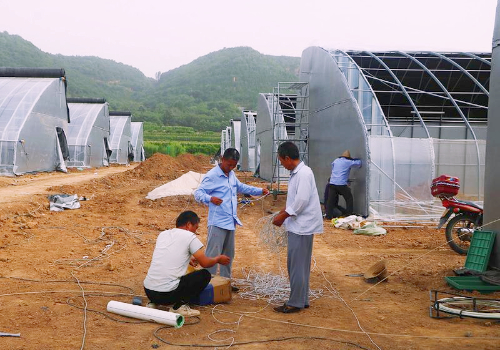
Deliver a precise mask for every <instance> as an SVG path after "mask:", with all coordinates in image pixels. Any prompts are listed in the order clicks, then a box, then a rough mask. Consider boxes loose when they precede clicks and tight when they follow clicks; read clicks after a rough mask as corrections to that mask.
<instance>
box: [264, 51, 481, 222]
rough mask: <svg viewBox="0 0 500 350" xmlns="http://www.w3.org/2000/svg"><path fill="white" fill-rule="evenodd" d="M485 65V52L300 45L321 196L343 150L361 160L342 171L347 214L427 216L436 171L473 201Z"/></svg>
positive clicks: (310, 142) (477, 184)
mask: <svg viewBox="0 0 500 350" xmlns="http://www.w3.org/2000/svg"><path fill="white" fill-rule="evenodd" d="M490 69H491V54H486V53H469V52H461V53H456V52H452V53H439V52H401V51H390V52H369V51H341V50H325V49H322V48H319V47H310V48H308V49H306V50H304V52H303V54H302V59H301V65H300V80H301V81H303V82H307V83H309V89H310V91H309V94H310V98H309V103H310V105H309V109H310V113H311V116H310V120H309V126H308V134H309V137H308V148H309V150H308V154H309V162H308V163H309V166H310V167H311V168H312V169H313V171H314V173H315V176H316V182H317V187H318V191H319V192H320V198H322V194H323V193H322V192H323V189H324V185H325V184H326V182H327V181H328V178H329V176H330V171H331V165H330V164H331V162H332V161H333V160H334V159H335V158H337V157H338V156H340V154H341V153H342V152H343V151H344V150H346V149H349V150H350V152H351V155H352V156H353V157H356V158H360V159H362V161H363V166H362V168H360V169H356V170H353V171H352V172H351V180H352V183H351V188H352V191H353V196H354V204H355V208H354V210H355V212H356V213H360V214H363V215H367V214H368V213H369V212H370V210H371V211H372V212H374V213H381V214H384V215H391V214H397V213H404V212H410V211H411V212H417V211H418V212H421V213H422V214H427V213H428V210H427V209H426V205H427V204H429V203H432V199H433V198H432V196H431V193H430V186H431V181H432V179H433V178H434V177H437V176H439V175H442V174H447V175H451V176H456V177H459V178H460V181H461V189H460V191H461V192H460V194H459V196H461V198H463V199H471V200H477V201H481V200H482V199H483V192H484V164H485V140H486V127H487V112H488V96H489V92H488V89H489V78H490ZM259 119H260V111H259Z"/></svg>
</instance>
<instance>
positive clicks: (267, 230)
mask: <svg viewBox="0 0 500 350" xmlns="http://www.w3.org/2000/svg"><path fill="white" fill-rule="evenodd" d="M275 216H276V214H272V215H268V216H264V217H262V218H260V219H259V220H258V221H257V222H256V223H255V228H256V230H257V231H258V232H259V240H260V243H261V244H262V245H265V246H266V247H268V248H269V250H271V252H273V253H279V252H280V251H281V250H282V249H283V248H284V247H286V246H287V244H288V238H287V233H286V230H285V228H284V227H283V226H281V227H278V226H276V225H273V218H274V217H275Z"/></svg>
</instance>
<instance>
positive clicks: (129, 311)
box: [107, 300, 184, 328]
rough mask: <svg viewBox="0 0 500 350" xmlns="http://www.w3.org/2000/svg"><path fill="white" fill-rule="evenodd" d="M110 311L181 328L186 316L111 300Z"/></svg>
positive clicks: (108, 308)
mask: <svg viewBox="0 0 500 350" xmlns="http://www.w3.org/2000/svg"><path fill="white" fill-rule="evenodd" d="M107 310H108V312H112V313H115V314H118V315H122V316H127V317H133V318H138V319H140V320H146V321H153V322H157V323H161V324H167V325H169V326H174V327H175V328H180V327H182V325H183V324H184V316H182V315H180V314H176V313H174V312H168V311H163V310H157V309H151V308H148V307H143V306H139V305H132V304H127V303H122V302H119V301H113V300H112V301H110V302H109V303H108V307H107Z"/></svg>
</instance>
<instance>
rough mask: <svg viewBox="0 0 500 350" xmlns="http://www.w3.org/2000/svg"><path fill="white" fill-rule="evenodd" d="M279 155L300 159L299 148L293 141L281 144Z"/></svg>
mask: <svg viewBox="0 0 500 350" xmlns="http://www.w3.org/2000/svg"><path fill="white" fill-rule="evenodd" d="M278 155H279V156H280V157H281V158H285V157H290V159H299V148H298V147H297V146H296V145H295V144H294V143H293V142H292V141H286V142H283V143H282V144H281V145H279V147H278Z"/></svg>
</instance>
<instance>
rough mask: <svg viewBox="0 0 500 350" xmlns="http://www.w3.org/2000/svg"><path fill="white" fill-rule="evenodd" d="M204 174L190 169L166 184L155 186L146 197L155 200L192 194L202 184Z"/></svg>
mask: <svg viewBox="0 0 500 350" xmlns="http://www.w3.org/2000/svg"><path fill="white" fill-rule="evenodd" d="M204 175H205V174H199V173H195V172H194V171H190V172H188V173H187V174H184V175H182V176H181V177H179V178H177V179H175V180H173V181H170V182H167V183H166V184H164V185H162V186H160V187H157V188H155V189H154V190H152V191H151V192H149V193H148V195H147V196H146V198H147V199H151V200H155V199H158V198H163V197H169V196H184V195H191V194H193V192H194V190H196V189H197V188H198V186H199V185H200V182H201V180H202V179H203V176H204Z"/></svg>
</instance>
